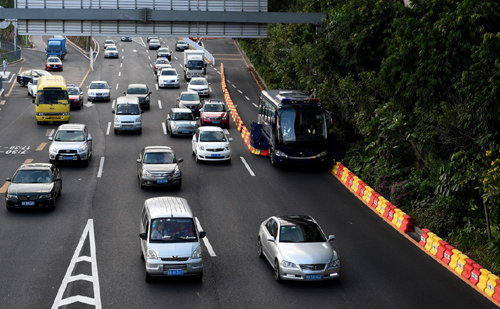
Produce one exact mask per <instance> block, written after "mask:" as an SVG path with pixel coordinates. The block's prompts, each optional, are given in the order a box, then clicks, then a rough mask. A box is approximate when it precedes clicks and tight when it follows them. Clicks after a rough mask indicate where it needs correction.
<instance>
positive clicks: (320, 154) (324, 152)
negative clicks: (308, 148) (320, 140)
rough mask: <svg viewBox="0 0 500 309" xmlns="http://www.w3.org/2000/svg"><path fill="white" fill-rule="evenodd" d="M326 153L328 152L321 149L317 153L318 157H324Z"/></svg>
mask: <svg viewBox="0 0 500 309" xmlns="http://www.w3.org/2000/svg"><path fill="white" fill-rule="evenodd" d="M327 154H328V152H327V151H326V150H323V151H322V152H320V153H319V154H318V157H326V155H327Z"/></svg>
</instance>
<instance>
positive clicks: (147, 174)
mask: <svg viewBox="0 0 500 309" xmlns="http://www.w3.org/2000/svg"><path fill="white" fill-rule="evenodd" d="M142 175H143V176H144V177H151V172H150V171H148V170H145V171H143V172H142Z"/></svg>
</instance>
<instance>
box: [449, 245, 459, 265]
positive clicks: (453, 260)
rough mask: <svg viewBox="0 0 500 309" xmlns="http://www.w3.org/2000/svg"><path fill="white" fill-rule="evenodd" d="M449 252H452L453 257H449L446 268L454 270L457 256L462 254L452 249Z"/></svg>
mask: <svg viewBox="0 0 500 309" xmlns="http://www.w3.org/2000/svg"><path fill="white" fill-rule="evenodd" d="M451 252H453V255H452V256H451V257H450V263H449V264H448V266H450V268H451V269H455V268H456V267H457V263H458V258H459V255H460V254H462V251H460V250H458V249H453V250H451Z"/></svg>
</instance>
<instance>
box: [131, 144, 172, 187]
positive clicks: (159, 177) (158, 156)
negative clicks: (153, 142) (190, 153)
mask: <svg viewBox="0 0 500 309" xmlns="http://www.w3.org/2000/svg"><path fill="white" fill-rule="evenodd" d="M181 162H182V159H181V158H177V157H176V156H175V154H174V151H173V150H172V148H170V147H167V146H148V147H145V148H143V149H142V150H141V153H140V154H139V159H137V177H139V183H140V186H141V188H144V187H145V186H150V187H152V186H160V187H172V186H173V187H176V188H178V189H180V188H181V186H182V172H181V169H180V167H179V163H181Z"/></svg>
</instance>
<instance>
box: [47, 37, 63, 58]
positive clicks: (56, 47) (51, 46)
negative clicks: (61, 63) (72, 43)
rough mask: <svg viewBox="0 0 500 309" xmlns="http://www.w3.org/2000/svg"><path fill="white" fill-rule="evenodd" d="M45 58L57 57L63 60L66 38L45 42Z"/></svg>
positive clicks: (51, 39)
mask: <svg viewBox="0 0 500 309" xmlns="http://www.w3.org/2000/svg"><path fill="white" fill-rule="evenodd" d="M45 51H46V57H47V58H48V57H58V58H59V59H61V60H63V59H64V57H65V56H66V53H67V50H66V38H50V39H49V40H48V41H47V48H46V49H45Z"/></svg>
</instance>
